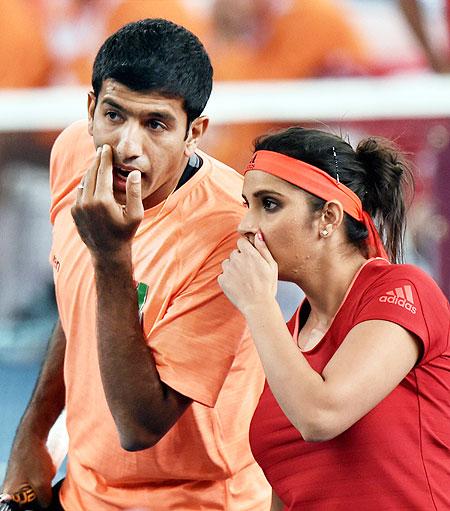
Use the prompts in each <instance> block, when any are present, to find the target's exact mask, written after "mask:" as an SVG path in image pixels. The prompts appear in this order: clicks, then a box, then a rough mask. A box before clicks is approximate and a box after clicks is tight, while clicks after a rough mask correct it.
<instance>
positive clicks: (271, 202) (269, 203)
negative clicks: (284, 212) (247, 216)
mask: <svg viewBox="0 0 450 511" xmlns="http://www.w3.org/2000/svg"><path fill="white" fill-rule="evenodd" d="M261 204H262V207H263V208H264V209H265V210H266V211H274V210H276V209H277V208H279V207H280V201H278V200H276V199H274V198H272V197H261Z"/></svg>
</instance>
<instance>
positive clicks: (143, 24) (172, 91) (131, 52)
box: [92, 18, 213, 124]
mask: <svg viewBox="0 0 450 511" xmlns="http://www.w3.org/2000/svg"><path fill="white" fill-rule="evenodd" d="M212 74H213V71H212V66H211V62H210V60H209V57H208V54H207V53H206V51H205V49H204V47H203V45H202V43H201V42H200V41H199V39H198V38H197V37H196V36H195V35H194V34H192V33H191V32H189V30H187V29H185V28H184V27H182V26H180V25H176V24H175V23H172V22H171V21H167V20H164V19H157V18H155V19H145V20H141V21H136V22H133V23H128V24H127V25H125V26H123V27H122V28H120V29H119V30H118V31H117V32H115V33H114V34H113V35H111V36H110V37H109V38H108V39H107V40H106V41H105V42H104V43H103V45H102V46H101V48H100V50H99V52H98V53H97V56H96V58H95V61H94V68H93V72H92V87H93V89H94V94H95V96H96V97H97V98H98V96H99V94H100V91H101V88H102V85H103V82H104V81H105V80H106V79H108V78H112V79H113V80H116V81H118V82H120V83H121V84H122V85H125V86H126V87H128V88H129V89H131V90H134V91H149V92H156V93H158V94H161V95H162V96H165V97H169V98H181V99H182V100H183V106H184V110H185V111H186V113H187V117H188V123H189V124H190V123H191V122H192V121H193V120H194V119H195V118H197V117H198V116H199V115H200V114H201V113H202V112H203V109H204V108H205V106H206V103H207V101H208V99H209V96H210V94H211V89H212Z"/></svg>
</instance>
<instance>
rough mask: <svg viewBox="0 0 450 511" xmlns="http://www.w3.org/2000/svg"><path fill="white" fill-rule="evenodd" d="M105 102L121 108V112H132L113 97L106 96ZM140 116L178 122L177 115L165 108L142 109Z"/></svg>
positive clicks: (117, 108) (118, 108)
mask: <svg viewBox="0 0 450 511" xmlns="http://www.w3.org/2000/svg"><path fill="white" fill-rule="evenodd" d="M102 103H103V104H107V105H109V106H111V107H112V108H115V109H116V110H119V111H121V112H124V113H127V114H129V113H131V112H130V111H129V110H127V109H126V108H124V107H123V106H122V105H119V104H118V103H116V102H115V101H114V100H113V99H108V98H105V99H103V101H102ZM140 116H141V117H147V118H149V117H151V118H153V119H159V120H161V121H167V122H176V120H177V119H176V117H175V116H174V115H173V114H171V113H170V112H167V111H165V110H163V111H161V110H148V111H145V110H144V111H142V112H141V113H140Z"/></svg>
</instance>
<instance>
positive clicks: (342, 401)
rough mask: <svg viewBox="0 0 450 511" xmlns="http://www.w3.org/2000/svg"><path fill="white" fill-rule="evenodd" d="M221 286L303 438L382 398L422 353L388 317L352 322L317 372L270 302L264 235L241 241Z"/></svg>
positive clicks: (325, 432)
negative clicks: (246, 326)
mask: <svg viewBox="0 0 450 511" xmlns="http://www.w3.org/2000/svg"><path fill="white" fill-rule="evenodd" d="M238 249H239V250H238V251H235V252H233V254H232V255H231V256H230V259H229V260H228V261H225V262H224V264H223V270H224V272H223V274H222V275H221V276H220V277H219V284H220V285H221V286H222V289H223V290H224V292H225V294H226V295H227V296H228V298H229V299H230V300H231V301H232V302H233V303H234V305H235V306H236V307H237V308H238V309H239V310H240V311H241V313H242V314H243V315H244V317H245V318H246V320H247V323H248V325H249V327H250V331H251V334H252V337H253V340H254V342H255V345H256V348H257V350H258V353H259V356H260V358H261V361H262V364H263V367H264V371H265V373H266V377H267V381H268V383H269V385H270V388H271V390H272V392H273V394H274V396H275V397H276V399H277V401H278V403H279V404H280V406H281V408H282V409H283V411H284V413H285V414H286V415H287V417H288V418H289V420H290V421H291V422H292V424H293V425H294V426H295V427H296V428H297V429H298V430H299V431H300V433H301V434H302V436H303V438H304V439H305V440H306V441H324V440H329V439H331V438H334V437H335V436H337V435H339V434H340V433H342V432H343V431H345V430H346V429H347V428H349V427H350V426H351V425H353V424H354V423H355V422H356V421H358V420H359V419H360V418H361V417H363V416H364V415H365V414H366V413H368V412H369V411H370V410H371V409H372V408H374V407H375V406H376V405H377V404H378V403H379V402H380V401H381V400H382V399H384V398H385V397H386V396H387V395H388V394H389V393H390V392H391V391H392V390H393V389H394V388H395V387H396V386H397V385H398V384H399V383H400V382H401V381H402V380H403V378H405V376H406V375H407V374H408V372H409V371H410V370H411V369H412V367H413V366H414V365H415V363H416V362H417V360H418V358H419V351H420V350H419V343H418V341H417V339H416V338H415V337H414V336H413V335H412V334H411V333H410V332H408V331H407V330H405V329H404V328H402V327H401V326H399V325H397V324H395V323H391V322H389V321H381V320H376V321H365V322H363V323H360V324H358V325H356V326H354V327H353V328H352V329H351V331H350V332H349V333H348V335H347V336H346V338H345V339H344V341H343V342H342V344H341V346H340V347H339V349H338V350H337V351H336V353H335V354H334V356H333V357H332V358H331V360H330V361H329V363H328V364H327V366H326V367H325V368H324V370H323V371H322V374H319V373H317V372H316V371H315V370H314V369H312V368H311V366H310V365H309V363H308V361H307V360H306V358H305V357H304V356H303V354H302V353H301V352H300V350H299V349H298V347H297V345H296V344H295V343H294V342H292V337H291V334H290V333H289V331H288V329H287V327H286V325H285V322H284V318H283V316H282V314H281V311H280V308H279V306H278V304H277V302H276V300H275V290H276V279H277V265H276V263H275V261H274V260H273V258H272V257H271V254H270V252H269V250H268V249H267V247H266V245H265V244H264V242H263V241H262V240H258V239H257V240H256V241H255V247H253V246H252V245H251V244H250V243H249V242H248V241H247V240H243V239H241V240H239V242H238Z"/></svg>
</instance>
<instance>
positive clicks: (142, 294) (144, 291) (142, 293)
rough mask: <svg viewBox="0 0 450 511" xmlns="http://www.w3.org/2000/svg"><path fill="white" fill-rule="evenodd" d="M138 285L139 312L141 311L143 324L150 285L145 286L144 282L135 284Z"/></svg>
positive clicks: (140, 317) (140, 315) (140, 319)
mask: <svg viewBox="0 0 450 511" xmlns="http://www.w3.org/2000/svg"><path fill="white" fill-rule="evenodd" d="M135 285H136V294H137V301H138V310H139V321H140V322H141V323H142V315H143V313H144V305H145V302H146V300H147V295H148V285H147V284H144V282H135Z"/></svg>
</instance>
